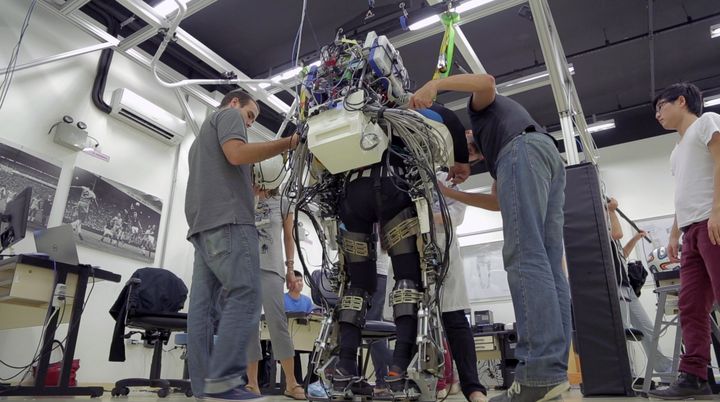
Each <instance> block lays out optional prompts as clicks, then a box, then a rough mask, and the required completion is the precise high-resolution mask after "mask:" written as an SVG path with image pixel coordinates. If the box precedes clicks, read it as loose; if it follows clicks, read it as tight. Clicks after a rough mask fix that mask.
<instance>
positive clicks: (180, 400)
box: [0, 389, 647, 402]
mask: <svg viewBox="0 0 720 402" xmlns="http://www.w3.org/2000/svg"><path fill="white" fill-rule="evenodd" d="M499 392H500V391H491V393H490V396H494V395H497V394H498V393H499ZM0 400H3V401H4V400H7V401H24V400H28V401H29V400H37V401H43V400H45V401H51V402H63V401H66V400H67V401H70V400H72V401H78V400H88V401H89V400H90V399H89V398H76V399H68V398H28V397H25V398H21V397H8V398H3V397H0ZM564 400H565V401H566V402H577V401H583V400H587V401H589V402H609V401H612V402H621V401H647V400H646V399H644V398H597V397H593V398H587V399H586V398H583V395H582V394H581V393H580V390H579V389H572V390H570V391H569V392H567V393H566V394H565V395H564ZM92 401H98V402H101V401H102V402H150V401H158V402H162V401H167V402H185V401H192V402H194V401H195V399H194V398H187V397H185V396H184V395H182V394H171V395H170V396H168V397H167V398H158V397H157V395H156V394H154V393H151V392H149V391H142V390H138V391H133V392H131V393H130V395H129V396H127V397H120V398H113V397H111V396H110V393H109V392H106V393H105V395H103V397H102V398H101V399H93V400H92ZM291 401H292V399H289V398H286V397H283V396H275V395H272V396H268V397H267V402H291ZM446 401H447V402H463V401H464V398H462V396H459V395H453V396H450V397H448V398H447V399H446Z"/></svg>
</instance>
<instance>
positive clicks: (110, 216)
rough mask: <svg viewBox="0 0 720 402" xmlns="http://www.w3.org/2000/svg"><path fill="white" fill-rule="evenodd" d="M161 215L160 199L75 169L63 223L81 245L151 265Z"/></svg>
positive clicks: (153, 258)
mask: <svg viewBox="0 0 720 402" xmlns="http://www.w3.org/2000/svg"><path fill="white" fill-rule="evenodd" d="M161 213H162V201H161V200H160V199H159V198H158V197H155V196H153V195H150V194H146V193H144V192H142V191H139V190H136V189H134V188H132V187H129V186H126V185H124V184H121V183H118V182H116V181H113V180H110V179H106V178H104V177H101V176H98V175H96V174H94V173H92V172H88V171H87V170H84V169H81V168H77V167H76V168H75V170H74V171H73V180H72V184H71V185H70V193H69V194H68V200H67V204H66V205H65V213H64V214H63V223H69V224H70V225H71V226H72V227H73V231H74V232H75V235H76V236H77V237H76V242H77V243H79V244H82V245H84V246H88V247H92V248H96V249H99V250H103V251H107V252H109V253H112V254H117V255H120V256H123V257H129V258H135V259H138V260H142V261H146V262H150V263H152V262H153V261H154V260H155V248H156V242H157V235H158V229H159V227H160V218H161Z"/></svg>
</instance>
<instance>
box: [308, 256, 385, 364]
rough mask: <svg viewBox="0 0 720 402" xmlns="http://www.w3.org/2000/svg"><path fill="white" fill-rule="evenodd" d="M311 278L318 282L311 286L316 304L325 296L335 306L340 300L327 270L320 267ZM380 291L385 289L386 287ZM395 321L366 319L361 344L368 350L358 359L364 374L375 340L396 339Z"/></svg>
mask: <svg viewBox="0 0 720 402" xmlns="http://www.w3.org/2000/svg"><path fill="white" fill-rule="evenodd" d="M310 279H311V280H312V281H313V282H314V283H315V284H317V286H313V287H312V288H311V290H312V292H311V294H312V300H313V303H315V305H316V306H322V296H325V299H326V300H327V302H328V304H329V305H330V307H335V305H336V304H337V302H338V296H337V294H335V293H333V292H332V291H331V290H330V289H331V286H330V281H329V278H328V277H327V273H326V271H323V270H322V269H318V270H315V271H313V272H312V274H310ZM378 291H385V290H384V289H382V290H380V289H378ZM395 335H396V333H395V323H392V322H389V321H377V320H367V321H365V327H364V328H363V329H362V332H361V337H362V340H363V342H362V343H361V344H360V345H361V348H362V349H365V350H367V351H368V352H367V353H365V357H364V358H363V356H362V354H361V356H360V358H359V361H358V366H359V367H361V373H362V375H363V376H365V375H366V372H367V367H368V363H369V361H370V353H369V349H370V346H371V345H372V344H373V343H374V342H380V341H391V340H393V339H395Z"/></svg>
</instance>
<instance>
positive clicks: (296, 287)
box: [285, 271, 313, 314]
mask: <svg viewBox="0 0 720 402" xmlns="http://www.w3.org/2000/svg"><path fill="white" fill-rule="evenodd" d="M294 272H295V281H293V282H292V286H291V287H290V290H289V291H288V292H287V293H285V312H287V313H306V314H309V313H310V312H312V310H313V303H312V300H310V298H309V297H307V296H305V295H303V294H301V292H302V290H303V286H304V284H303V274H302V273H301V272H300V271H294Z"/></svg>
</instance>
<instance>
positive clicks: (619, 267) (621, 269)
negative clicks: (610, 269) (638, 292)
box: [610, 239, 630, 287]
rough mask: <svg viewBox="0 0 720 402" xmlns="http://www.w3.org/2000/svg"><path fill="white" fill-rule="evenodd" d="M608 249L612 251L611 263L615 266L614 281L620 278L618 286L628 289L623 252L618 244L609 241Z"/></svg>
mask: <svg viewBox="0 0 720 402" xmlns="http://www.w3.org/2000/svg"><path fill="white" fill-rule="evenodd" d="M610 249H611V250H612V255H613V263H614V264H615V279H617V278H620V285H621V286H624V287H630V279H628V274H627V261H626V260H625V256H624V255H623V253H624V251H623V248H622V246H621V245H620V242H619V241H617V240H612V239H610Z"/></svg>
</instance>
